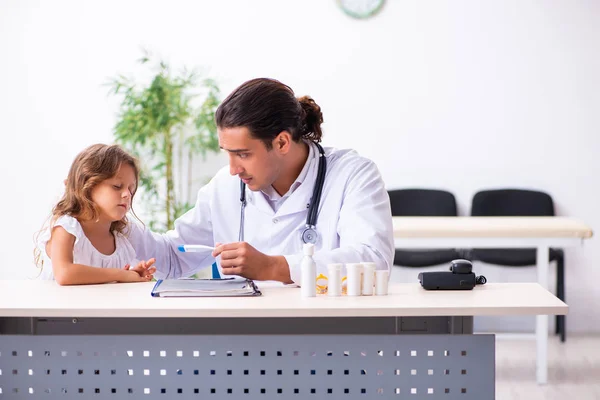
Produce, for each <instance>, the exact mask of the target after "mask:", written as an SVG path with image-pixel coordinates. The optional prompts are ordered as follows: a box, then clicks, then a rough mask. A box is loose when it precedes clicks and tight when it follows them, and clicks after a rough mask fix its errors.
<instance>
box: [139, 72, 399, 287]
mask: <svg viewBox="0 0 600 400" xmlns="http://www.w3.org/2000/svg"><path fill="white" fill-rule="evenodd" d="M215 119H216V123H217V127H218V135H219V145H220V147H221V149H223V150H224V151H225V152H227V154H228V155H229V168H227V167H225V168H223V169H222V170H220V171H219V172H218V173H217V174H216V175H215V177H214V178H213V179H212V180H211V181H210V183H209V184H207V185H206V186H204V187H203V188H202V189H200V191H199V192H198V198H197V200H196V204H195V206H194V208H192V209H191V210H190V211H188V212H187V213H186V214H184V215H183V216H181V217H180V218H179V219H177V220H176V221H175V229H174V230H172V231H169V232H167V233H165V234H163V235H159V234H156V233H153V232H151V231H150V230H148V229H147V228H143V227H141V226H140V225H134V226H133V227H132V230H131V232H130V236H129V239H130V241H131V243H132V244H133V246H134V248H135V249H136V251H137V253H138V255H139V257H141V258H142V259H150V258H155V259H156V264H155V265H156V268H157V271H156V274H155V275H156V276H157V277H161V278H163V277H169V278H177V277H186V276H190V275H192V274H194V273H195V272H197V271H198V270H199V269H201V268H203V267H207V266H210V265H211V263H212V262H213V257H219V256H220V266H221V273H222V274H224V275H240V276H243V277H246V278H250V279H255V280H276V281H280V282H284V283H292V282H295V283H299V282H300V269H299V268H300V260H301V258H302V247H303V244H304V243H314V245H315V255H314V260H315V261H316V263H317V273H319V272H323V273H326V267H327V264H330V263H351V262H352V263H353V262H367V261H370V262H374V263H375V264H376V265H377V269H383V270H386V269H387V270H389V269H390V267H391V265H392V260H393V253H394V241H393V233H392V219H391V211H390V201H389V197H388V194H387V192H386V189H385V187H384V183H383V180H382V178H381V175H380V173H379V171H378V169H377V167H376V165H375V164H374V163H373V162H372V161H370V160H368V159H366V158H364V157H361V156H359V155H358V154H357V153H356V152H355V151H352V150H337V149H332V148H323V147H321V145H320V144H318V143H319V142H320V141H321V136H322V132H321V123H322V122H323V115H322V114H321V109H320V107H319V106H318V105H317V104H316V103H315V101H314V100H313V99H312V98H310V97H308V96H304V97H301V98H298V99H297V98H296V97H295V95H294V92H293V91H292V89H291V88H289V87H288V86H286V85H284V84H283V83H281V82H278V81H276V80H273V79H266V78H260V79H253V80H250V81H248V82H245V83H244V84H242V85H241V86H240V87H238V88H237V89H235V90H234V91H233V93H231V94H230V95H229V96H228V97H227V98H226V99H225V100H224V101H223V103H222V104H221V105H220V106H219V108H218V109H217V112H216V116H215ZM198 244H199V245H206V246H211V247H212V246H215V248H214V250H213V251H212V253H211V251H210V250H208V251H206V252H196V253H189V252H179V251H178V247H179V246H180V245H198Z"/></svg>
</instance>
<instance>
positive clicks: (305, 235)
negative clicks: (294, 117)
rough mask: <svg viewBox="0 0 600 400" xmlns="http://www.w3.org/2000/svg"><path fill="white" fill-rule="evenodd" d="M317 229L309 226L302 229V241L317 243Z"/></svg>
mask: <svg viewBox="0 0 600 400" xmlns="http://www.w3.org/2000/svg"><path fill="white" fill-rule="evenodd" d="M317 237H318V235H317V231H315V230H314V228H312V227H308V228H306V229H305V230H303V231H302V241H303V242H304V243H310V244H317Z"/></svg>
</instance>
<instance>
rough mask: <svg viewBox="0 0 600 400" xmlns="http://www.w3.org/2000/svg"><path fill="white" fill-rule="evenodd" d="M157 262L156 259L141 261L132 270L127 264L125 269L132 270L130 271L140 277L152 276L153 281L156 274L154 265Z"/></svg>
mask: <svg viewBox="0 0 600 400" xmlns="http://www.w3.org/2000/svg"><path fill="white" fill-rule="evenodd" d="M155 262H156V259H154V258H151V259H149V260H148V261H140V262H139V263H138V264H137V265H136V266H135V267H133V268H131V265H129V264H127V265H126V266H125V267H124V269H126V270H130V271H135V272H137V273H138V274H139V275H140V277H142V278H143V277H147V276H150V279H152V278H153V277H154V276H153V275H154V273H155V272H156V267H155V266H154V263H155Z"/></svg>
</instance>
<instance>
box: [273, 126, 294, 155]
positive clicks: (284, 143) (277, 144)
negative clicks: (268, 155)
mask: <svg viewBox="0 0 600 400" xmlns="http://www.w3.org/2000/svg"><path fill="white" fill-rule="evenodd" d="M291 141H292V135H290V133H289V132H288V131H281V132H280V133H279V135H277V136H276V137H275V139H273V143H272V144H273V148H274V149H275V150H278V151H280V152H282V153H287V152H288V151H289V149H290V143H291Z"/></svg>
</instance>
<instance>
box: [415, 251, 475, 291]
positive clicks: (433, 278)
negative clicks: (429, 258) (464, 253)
mask: <svg viewBox="0 0 600 400" xmlns="http://www.w3.org/2000/svg"><path fill="white" fill-rule="evenodd" d="M419 282H421V286H423V288H424V289H427V290H471V289H473V288H474V287H475V285H478V284H479V285H483V284H484V283H485V282H486V279H485V277H484V276H479V277H477V276H475V274H474V273H473V264H472V263H471V261H469V260H463V259H458V260H452V262H451V263H450V272H443V271H440V272H421V273H420V274H419Z"/></svg>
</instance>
